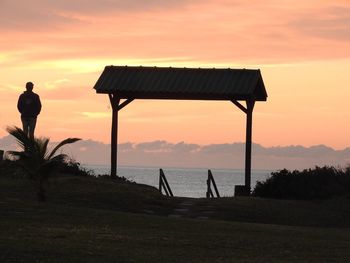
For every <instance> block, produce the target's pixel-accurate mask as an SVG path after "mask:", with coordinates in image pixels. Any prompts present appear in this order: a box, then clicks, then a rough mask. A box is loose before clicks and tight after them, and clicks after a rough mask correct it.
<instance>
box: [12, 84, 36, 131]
mask: <svg viewBox="0 0 350 263" xmlns="http://www.w3.org/2000/svg"><path fill="white" fill-rule="evenodd" d="M33 88H34V84H33V83H32V82H27V84H26V91H25V92H23V93H22V94H21V95H20V96H19V98H18V103H17V108H18V111H19V112H20V113H21V120H22V125H23V131H24V132H25V133H26V134H27V135H28V137H30V138H34V130H35V125H36V118H37V116H38V115H39V113H40V111H41V102H40V97H39V95H38V94H36V93H34V92H33Z"/></svg>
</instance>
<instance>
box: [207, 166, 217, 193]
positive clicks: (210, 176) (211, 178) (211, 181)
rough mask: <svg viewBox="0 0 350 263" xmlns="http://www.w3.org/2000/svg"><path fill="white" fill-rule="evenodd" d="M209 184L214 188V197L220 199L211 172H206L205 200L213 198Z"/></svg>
mask: <svg viewBox="0 0 350 263" xmlns="http://www.w3.org/2000/svg"><path fill="white" fill-rule="evenodd" d="M211 183H212V184H213V186H214V190H215V193H216V197H220V194H219V190H218V188H217V187H216V183H215V180H214V176H213V174H212V173H211V170H208V179H207V198H210V197H214V194H213V191H212V190H211Z"/></svg>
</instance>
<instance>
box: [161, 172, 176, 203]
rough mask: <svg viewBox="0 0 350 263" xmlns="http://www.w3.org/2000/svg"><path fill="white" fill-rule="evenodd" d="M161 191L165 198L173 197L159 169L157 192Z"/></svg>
mask: <svg viewBox="0 0 350 263" xmlns="http://www.w3.org/2000/svg"><path fill="white" fill-rule="evenodd" d="M162 189H164V192H165V194H166V196H174V195H173V192H172V191H171V189H170V186H169V184H168V180H167V179H166V177H165V174H164V172H163V169H159V192H160V193H162Z"/></svg>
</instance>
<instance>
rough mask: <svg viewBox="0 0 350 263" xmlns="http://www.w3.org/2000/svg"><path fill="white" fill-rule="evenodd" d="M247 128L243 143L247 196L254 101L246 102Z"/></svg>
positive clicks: (250, 164)
mask: <svg viewBox="0 0 350 263" xmlns="http://www.w3.org/2000/svg"><path fill="white" fill-rule="evenodd" d="M246 102H247V127H246V143H245V188H246V191H247V194H248V195H249V194H250V190H251V170H252V124H253V108H254V104H255V101H254V100H247V101H246Z"/></svg>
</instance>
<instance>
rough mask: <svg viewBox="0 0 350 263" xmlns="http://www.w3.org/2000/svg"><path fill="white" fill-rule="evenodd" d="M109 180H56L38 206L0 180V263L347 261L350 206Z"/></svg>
mask: <svg viewBox="0 0 350 263" xmlns="http://www.w3.org/2000/svg"><path fill="white" fill-rule="evenodd" d="M186 200H187V199H185V198H174V199H169V198H165V197H163V196H160V195H159V193H158V191H157V190H156V189H155V188H153V187H149V186H144V185H138V184H132V183H128V182H124V181H122V180H120V181H115V182H111V180H109V179H106V178H100V179H96V178H91V177H80V176H73V177H69V176H61V177H58V178H56V179H54V180H52V181H51V182H50V184H49V185H48V202H46V203H38V202H37V201H36V196H35V194H34V191H33V189H32V186H31V184H30V182H29V181H26V180H23V179H14V178H8V177H4V176H1V177H0V211H1V213H0V251H1V253H0V262H211V263H212V262H348V259H349V257H350V229H349V222H350V220H349V218H350V217H349V214H350V212H349V207H350V206H349V204H350V201H349V200H348V199H340V200H329V201H319V202H306V201H282V200H267V199H259V198H222V199H215V200H207V199H195V200H194V199H192V201H193V202H194V205H193V207H192V208H191V211H190V215H189V216H190V217H191V216H193V217H195V216H196V215H199V214H201V213H202V212H203V211H206V210H208V209H209V210H211V212H212V213H211V214H210V218H211V219H210V220H200V219H193V218H171V217H167V215H168V214H171V213H172V211H173V209H174V208H175V207H176V206H178V205H179V203H181V202H184V201H186Z"/></svg>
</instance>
